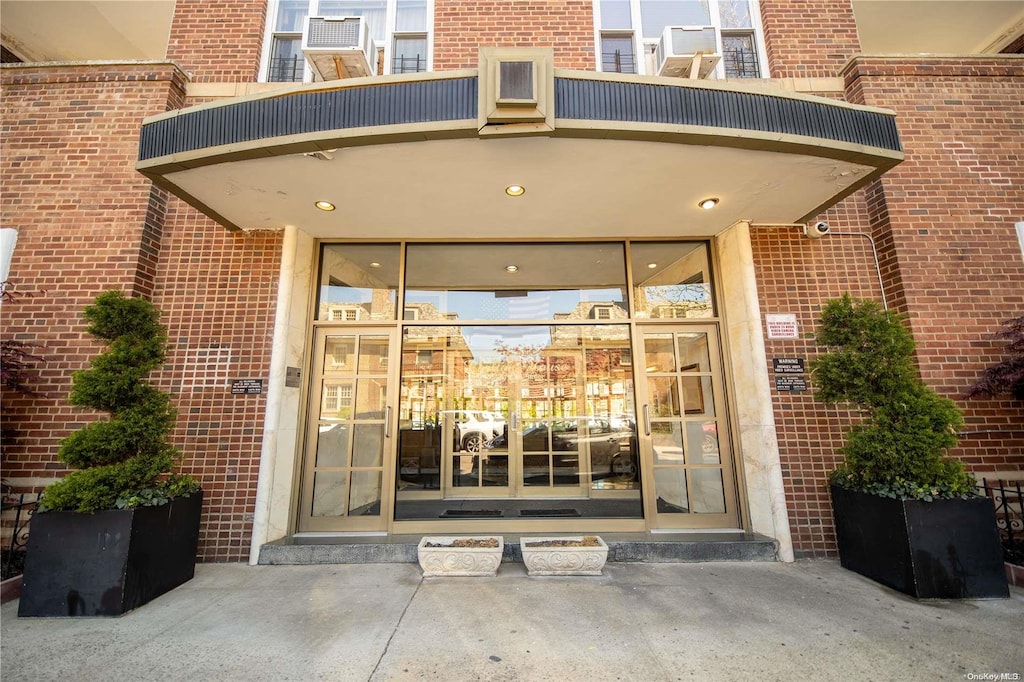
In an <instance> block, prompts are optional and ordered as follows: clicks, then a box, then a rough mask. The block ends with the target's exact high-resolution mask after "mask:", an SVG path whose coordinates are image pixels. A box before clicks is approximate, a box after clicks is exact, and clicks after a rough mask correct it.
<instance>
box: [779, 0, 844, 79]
mask: <svg viewBox="0 0 1024 682" xmlns="http://www.w3.org/2000/svg"><path fill="white" fill-rule="evenodd" d="M760 5H761V22H762V24H763V26H764V39H765V48H766V49H767V52H768V64H769V66H770V68H771V76H772V78H832V77H835V76H838V75H839V71H840V70H841V69H842V68H843V65H844V64H845V63H846V61H847V60H848V59H849V58H850V57H852V56H853V55H855V54H857V53H858V52H860V37H859V36H858V34H857V22H856V19H855V17H854V14H853V4H852V2H851V0H800V1H799V2H794V0H760Z"/></svg>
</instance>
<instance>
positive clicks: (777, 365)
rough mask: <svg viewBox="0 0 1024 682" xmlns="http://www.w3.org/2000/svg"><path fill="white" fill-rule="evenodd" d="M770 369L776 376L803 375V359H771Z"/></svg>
mask: <svg viewBox="0 0 1024 682" xmlns="http://www.w3.org/2000/svg"><path fill="white" fill-rule="evenodd" d="M772 369H774V370H775V373H776V374H803V373H804V359H803V358H772Z"/></svg>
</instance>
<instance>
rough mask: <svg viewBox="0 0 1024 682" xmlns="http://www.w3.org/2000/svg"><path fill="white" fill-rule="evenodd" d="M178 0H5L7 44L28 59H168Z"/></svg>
mask: <svg viewBox="0 0 1024 682" xmlns="http://www.w3.org/2000/svg"><path fill="white" fill-rule="evenodd" d="M173 15H174V0H98V1H93V0H0V33H2V35H3V43H4V46H5V47H7V48H8V49H9V50H11V51H12V52H14V54H16V55H17V56H18V57H20V58H21V59H22V60H24V61H39V62H54V61H82V60H92V59H163V58H165V57H166V56H167V41H168V36H169V34H170V30H171V19H172V17H173Z"/></svg>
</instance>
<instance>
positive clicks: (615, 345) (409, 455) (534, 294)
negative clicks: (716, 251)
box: [299, 242, 735, 530]
mask: <svg viewBox="0 0 1024 682" xmlns="http://www.w3.org/2000/svg"><path fill="white" fill-rule="evenodd" d="M403 253H404V254H405V259H406V260H405V262H404V263H403V262H402V254H403ZM627 253H628V254H629V259H627ZM321 257H322V262H321V269H320V272H321V276H320V285H321V286H320V290H319V298H318V302H317V306H316V315H317V319H318V320H319V321H320V322H323V323H324V324H323V325H317V326H316V327H315V330H316V339H317V340H316V343H317V349H318V351H317V358H318V359H317V360H316V364H315V368H314V371H313V376H312V377H311V383H312V387H311V389H310V391H311V393H312V396H311V404H310V419H311V420H314V421H315V423H312V424H310V425H309V426H308V427H307V439H308V443H309V445H308V446H307V450H308V451H309V452H310V455H311V456H310V457H309V458H308V459H307V466H306V469H305V473H304V483H303V486H302V491H303V492H302V500H303V507H304V512H303V514H304V516H303V517H302V519H300V524H299V527H300V529H301V530H330V529H333V528H338V529H367V530H370V529H373V528H381V527H385V526H387V525H388V520H389V519H390V518H391V517H390V514H387V515H385V514H383V512H382V510H381V506H382V504H384V503H386V506H385V507H384V509H385V510H388V511H390V508H391V505H392V503H393V504H394V517H393V518H394V520H395V521H428V520H429V521H433V522H438V523H443V522H442V521H441V519H475V518H489V519H515V518H523V519H526V518H533V519H544V518H571V517H577V516H578V517H589V518H600V519H641V518H642V517H643V516H644V515H645V509H646V512H647V513H648V514H650V515H651V517H652V522H651V527H658V524H659V523H661V524H662V525H661V526H660V527H664V528H668V527H697V526H699V525H700V523H701V522H699V521H697V520H695V519H690V518H689V517H695V515H697V514H703V515H705V517H707V516H715V515H722V514H725V513H726V510H728V513H733V507H734V506H735V505H734V503H733V501H732V500H733V498H732V497H731V495H732V493H731V492H727V491H728V490H729V487H728V485H729V484H728V481H729V480H730V479H729V476H731V473H730V465H729V464H728V462H729V461H730V460H729V458H728V452H729V448H728V442H727V441H726V442H724V444H723V442H722V441H721V440H720V435H721V434H720V432H719V430H720V429H721V428H722V427H723V421H722V417H723V416H724V415H722V414H721V410H722V409H723V403H722V402H721V395H720V393H721V391H720V384H719V383H718V382H719V381H720V376H719V375H720V366H719V364H718V363H719V362H720V361H719V359H718V350H717V345H716V344H717V330H716V323H715V322H714V321H713V320H712V321H709V322H701V320H702V319H703V318H708V317H713V316H714V315H715V314H716V312H715V304H714V301H713V297H712V288H711V273H710V260H709V257H708V248H707V245H706V244H704V243H696V242H636V243H634V242H631V243H629V244H627V243H624V242H618V243H616V242H607V243H590V244H577V243H546V244H537V243H532V244H531V243H527V244H483V243H463V244H409V245H406V246H404V247H403V246H401V245H398V244H333V245H325V246H323V247H322V249H321ZM627 266H629V267H631V268H632V274H631V276H630V278H631V281H632V286H633V289H632V300H631V301H630V300H627V291H628V289H627V287H628V286H629V285H628V284H627ZM403 278H404V291H403V292H400V291H399V288H400V286H402V284H403ZM400 301H401V303H402V306H401V310H399V306H398V304H399V302H400ZM630 310H633V311H635V313H636V318H635V319H631V318H630V316H629V314H630V313H629V311H630ZM688 318H696V319H691V320H690V321H688V322H687V321H686V320H687V319H688ZM338 323H344V324H338ZM360 323H361V325H362V326H360ZM673 323H674V324H673ZM634 344H635V345H634ZM635 353H636V354H637V358H636V360H635V362H634V354H635ZM396 363H398V365H399V367H397V368H396V367H395V364H396ZM391 370H394V371H391ZM635 379H636V380H639V381H641V386H642V387H643V389H642V393H643V395H642V396H636V394H635V392H634V381H635ZM392 382H393V383H392ZM396 397H397V399H396ZM637 398H640V399H642V401H643V404H642V405H640V406H639V407H640V408H642V409H639V410H638V405H636V404H635V401H636V400H637ZM389 401H390V402H389ZM716 404H717V405H718V407H717V408H716ZM396 408H397V415H396V417H397V418H396V419H395V420H394V422H392V421H391V418H390V415H391V414H392V412H393V411H394V410H395V409H396ZM638 417H642V419H639V418H638ZM386 434H388V435H386ZM390 436H393V437H390ZM723 448H724V449H723ZM723 460H725V461H723ZM642 462H646V465H642ZM644 466H647V467H650V468H651V471H650V472H647V473H646V474H644V473H643V467H644ZM386 472H387V473H388V476H385V475H384V474H385V473H386ZM391 473H393V475H394V479H393V480H394V483H393V484H392V483H391V480H392V479H391V478H390V474H391ZM642 474H643V475H642ZM645 475H646V476H648V478H647V479H646V480H647V481H649V482H651V483H653V489H652V490H650V491H649V492H650V497H649V498H648V499H647V500H646V502H645V501H644V499H643V497H642V492H643V491H642V486H641V481H642V480H643V479H644V476H645ZM385 481H387V485H388V487H387V488H383V489H382V486H383V485H385ZM382 493H383V494H382ZM392 495H393V496H394V497H393V498H392ZM661 514H667V515H669V516H667V517H664V518H662V519H661V521H660V522H659V521H658V520H657V517H658V516H660V515H661ZM684 515H688V516H684ZM303 519H305V520H303ZM332 519H333V520H332ZM374 519H376V521H375V520H374ZM666 519H676V521H670V520H669V521H667V522H666ZM714 522H716V519H714V518H710V519H708V518H705V520H704V522H703V523H704V526H703V527H714V526H711V525H708V524H712V523H714ZM375 524H376V525H375Z"/></svg>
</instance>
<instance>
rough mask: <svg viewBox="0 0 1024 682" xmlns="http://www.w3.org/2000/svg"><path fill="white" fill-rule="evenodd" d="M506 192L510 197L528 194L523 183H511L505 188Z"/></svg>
mask: <svg viewBox="0 0 1024 682" xmlns="http://www.w3.org/2000/svg"><path fill="white" fill-rule="evenodd" d="M505 194H507V195H509V196H510V197H521V196H523V195H524V194H526V188H525V187H523V186H522V185H509V186H508V187H506V188H505Z"/></svg>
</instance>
